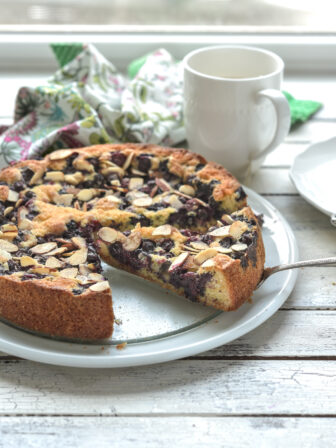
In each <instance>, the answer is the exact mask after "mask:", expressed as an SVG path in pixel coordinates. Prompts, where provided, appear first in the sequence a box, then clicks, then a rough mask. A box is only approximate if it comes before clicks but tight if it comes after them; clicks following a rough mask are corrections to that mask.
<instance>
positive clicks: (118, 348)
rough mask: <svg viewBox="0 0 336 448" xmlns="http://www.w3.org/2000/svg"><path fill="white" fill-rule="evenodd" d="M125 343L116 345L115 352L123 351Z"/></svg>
mask: <svg viewBox="0 0 336 448" xmlns="http://www.w3.org/2000/svg"><path fill="white" fill-rule="evenodd" d="M126 345H127V342H123V343H122V344H118V345H117V350H124V349H125V348H126Z"/></svg>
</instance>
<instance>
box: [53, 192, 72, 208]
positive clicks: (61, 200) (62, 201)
mask: <svg viewBox="0 0 336 448" xmlns="http://www.w3.org/2000/svg"><path fill="white" fill-rule="evenodd" d="M73 198H74V195H73V194H70V193H66V194H59V195H57V196H56V197H55V198H54V202H55V204H58V205H64V206H65V207H69V206H70V205H71V204H72V200H73Z"/></svg>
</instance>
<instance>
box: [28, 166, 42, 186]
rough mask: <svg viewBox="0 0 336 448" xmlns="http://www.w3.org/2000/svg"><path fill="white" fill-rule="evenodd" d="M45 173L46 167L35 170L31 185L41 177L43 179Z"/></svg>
mask: <svg viewBox="0 0 336 448" xmlns="http://www.w3.org/2000/svg"><path fill="white" fill-rule="evenodd" d="M43 174H44V169H39V170H37V171H35V174H34V176H33V177H32V178H31V179H30V181H29V185H34V184H36V183H37V182H38V181H39V180H40V179H42V176H43Z"/></svg>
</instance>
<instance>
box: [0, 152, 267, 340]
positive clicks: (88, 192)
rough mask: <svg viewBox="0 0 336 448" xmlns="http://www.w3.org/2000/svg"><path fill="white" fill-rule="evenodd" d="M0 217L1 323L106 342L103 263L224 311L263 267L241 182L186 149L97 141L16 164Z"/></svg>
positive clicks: (4, 175) (5, 182)
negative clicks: (85, 146)
mask: <svg viewBox="0 0 336 448" xmlns="http://www.w3.org/2000/svg"><path fill="white" fill-rule="evenodd" d="M0 209H1V217H0V219H1V222H0V288H1V294H0V316H1V317H2V318H3V319H5V320H7V321H9V322H12V323H14V324H16V325H19V326H21V327H23V328H26V329H29V330H32V331H38V332H41V333H44V334H48V335H52V336H61V337H68V338H80V339H88V340H89V339H104V338H107V337H109V336H111V334H112V331H113V320H114V316H113V309H112V297H111V291H110V287H109V284H108V282H107V280H106V279H105V278H104V275H103V273H102V268H101V262H100V259H101V258H102V259H103V260H104V261H106V262H107V263H109V264H111V265H112V266H115V267H117V268H120V269H123V270H127V271H129V272H132V273H134V274H136V275H138V276H141V277H143V278H146V279H148V280H150V281H152V282H156V283H158V284H160V285H162V286H163V287H165V288H168V289H171V290H172V291H174V292H176V293H178V294H180V295H182V296H184V297H187V298H189V299H190V300H192V301H197V302H200V303H203V304H205V305H210V306H213V307H215V308H218V309H222V310H234V309H236V308H238V307H239V306H240V305H241V304H242V303H243V302H244V301H246V300H247V299H248V298H249V297H250V296H251V295H252V292H253V290H254V288H255V286H256V285H257V283H258V281H259V279H260V276H261V274H262V271H263V265H264V258H265V256H264V248H263V242H262V237H261V232H260V228H259V225H258V222H257V219H256V217H255V216H254V214H253V212H252V211H251V209H250V208H249V207H248V206H247V202H246V195H245V193H244V190H243V189H242V187H241V186H240V184H239V182H238V181H237V180H236V179H235V178H234V177H233V176H232V175H231V174H230V173H228V172H227V171H226V170H225V169H224V168H223V167H221V166H219V165H217V164H215V163H212V162H207V161H206V160H205V159H204V158H203V157H201V156H199V155H197V154H193V153H191V152H188V151H186V150H183V149H173V148H163V147H159V146H155V145H138V144H127V145H126V144H124V145H97V146H92V147H88V148H80V149H72V150H70V149H69V150H59V151H55V152H52V153H51V154H49V155H48V156H46V157H45V158H44V159H41V160H27V161H23V162H18V163H16V164H14V165H11V166H9V167H7V168H5V169H3V170H2V171H1V172H0Z"/></svg>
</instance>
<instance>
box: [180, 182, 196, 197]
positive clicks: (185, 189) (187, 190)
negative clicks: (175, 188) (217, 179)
mask: <svg viewBox="0 0 336 448" xmlns="http://www.w3.org/2000/svg"><path fill="white" fill-rule="evenodd" d="M179 191H180V192H181V193H183V194H186V195H187V196H195V189H194V188H193V187H192V186H191V185H181V186H180V188H179Z"/></svg>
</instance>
